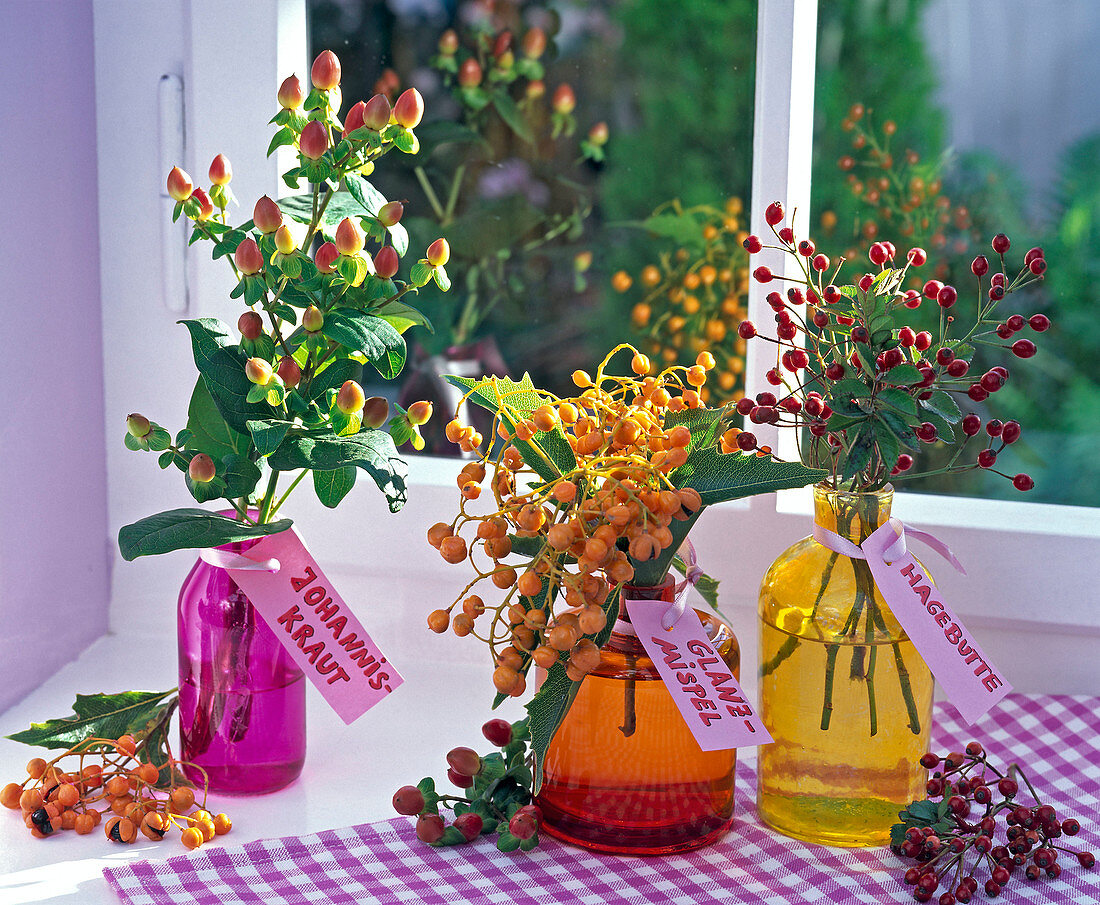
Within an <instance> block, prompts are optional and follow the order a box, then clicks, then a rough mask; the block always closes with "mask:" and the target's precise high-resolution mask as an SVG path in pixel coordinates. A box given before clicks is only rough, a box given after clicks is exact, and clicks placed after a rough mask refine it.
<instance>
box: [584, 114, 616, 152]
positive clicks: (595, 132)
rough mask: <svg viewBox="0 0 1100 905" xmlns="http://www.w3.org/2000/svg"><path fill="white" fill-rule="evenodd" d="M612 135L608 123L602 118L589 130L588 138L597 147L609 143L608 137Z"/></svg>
mask: <svg viewBox="0 0 1100 905" xmlns="http://www.w3.org/2000/svg"><path fill="white" fill-rule="evenodd" d="M610 136H611V131H610V130H609V129H608V128H607V123H605V122H603V121H602V120H601V121H600V122H598V123H595V124H594V125H593V126H592V128H591V129H589V130H588V140H589V141H590V142H592V144H594V145H596V147H601V146H603V145H605V144H607V139H608V138H609V137H610Z"/></svg>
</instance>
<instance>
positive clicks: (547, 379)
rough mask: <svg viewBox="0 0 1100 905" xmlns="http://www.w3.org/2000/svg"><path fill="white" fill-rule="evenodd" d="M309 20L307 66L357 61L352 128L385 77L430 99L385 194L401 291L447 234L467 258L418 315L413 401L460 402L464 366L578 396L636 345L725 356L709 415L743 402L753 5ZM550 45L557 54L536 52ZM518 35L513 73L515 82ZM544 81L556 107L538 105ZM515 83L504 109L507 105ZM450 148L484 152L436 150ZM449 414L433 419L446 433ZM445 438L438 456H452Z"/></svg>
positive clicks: (674, 356)
mask: <svg viewBox="0 0 1100 905" xmlns="http://www.w3.org/2000/svg"><path fill="white" fill-rule="evenodd" d="M309 15H310V43H311V53H313V54H316V53H317V52H319V51H320V50H322V49H324V48H331V49H333V50H335V51H336V52H337V53H338V54H339V56H340V58H341V61H342V63H343V70H344V73H345V76H344V83H343V91H344V110H345V111H346V110H347V109H348V108H349V107H350V106H351V104H352V103H354V102H355V101H357V100H359V99H361V98H363V99H365V98H369V97H370V96H371V95H372V94H374V93H375V92H376V91H378V90H381V89H384V88H385V84H384V82H381V81H380V80H383V79H387V78H388V79H390V85H391V86H393V85H395V84H399V85H400V89H403V88H405V87H407V86H409V85H415V86H416V87H417V88H418V89H419V90H420V91H421V93H422V94H423V95H424V98H425V106H426V111H427V112H426V114H425V123H424V124H423V125H422V126H420V127H418V128H417V134H418V135H419V136H420V139H421V143H422V149H423V150H422V153H421V154H420V155H418V156H417V157H406V156H404V155H390V156H388V157H386V158H384V159H383V160H382V161H381V163H380V164H379V167H378V171H377V173H376V174H374V175H372V176H371V179H372V181H374V182H375V184H376V185H377V186H378V188H379V189H380V190H381V191H382V192H383V193H384V194H385V195H386V196H387V197H388V198H396V199H404V200H406V201H407V210H406V213H405V219H404V220H403V221H402V222H404V223H405V224H406V225H407V226H408V227H409V231H410V233H411V235H412V241H411V244H410V251H409V254H408V256H407V259H406V262H403V267H402V274H404V273H406V268H407V265H408V263H410V262H411V260H415V257H417V256H419V255H421V254H422V253H423V249H424V247H425V246H426V244H427V243H428V242H430V241H431V240H432V239H434V238H435V237H436V236H438V235H445V236H446V237H447V238H448V240H449V241H450V243H451V246H452V258H451V262H450V263H449V264H448V265H447V269H448V272H449V275H450V277H451V280H452V285H451V289H450V291H449V292H447V293H442V292H440V291H439V290H438V289H437V288H436V287H434V286H429V287H427V288H426V289H425V290H424V291H423V292H422V293H421V294H420V296H419V298H418V299H417V305H418V306H419V307H421V308H423V310H424V311H425V312H426V313H427V314H428V315H429V316H430V317H431V319H432V321H433V322H434V325H435V328H436V332H435V334H434V335H429V334H428V333H427V331H425V330H423V329H416V330H414V331H413V332H412V333H410V334H408V335H407V337H408V338H409V340H410V346H415V347H416V349H415V353H414V354H413V355H411V356H410V362H409V365H408V366H407V370H406V375H405V389H404V391H403V392H404V395H405V398H406V399H411V398H424V397H433V396H434V397H435V398H436V400H437V402H439V401H441V400H444V399H445V397H444V394H445V392H446V391H445V388H444V387H442V386H441V384H440V381H439V374H440V373H448V372H454V371H460V370H467V371H468V372H470V373H486V372H497V373H499V372H500V371H502V370H507V371H508V372H509V373H511V374H512V375H513V376H518V375H520V374H522V373H523V371H530V372H531V374H532V377H533V379H534V381H535V383H536V385H538V386H541V387H545V388H548V389H551V390H554V391H556V392H558V393H564V392H567V391H569V390H570V388H571V381H570V374H571V373H572V372H573V370H574V369H577V368H584V369H589V370H590V369H591V368H592V367H593V366H594V365H595V364H596V363H597V362H598V361H599V359H600V358H601V357H602V355H603V354H604V353H605V352H606V351H608V350H609V349H610V348H611V346H612V345H614V344H615V343H618V342H621V341H623V340H627V339H629V340H631V341H633V342H635V343H636V344H638V345H639V346H642V347H644V348H645V350H646V351H647V352H649V354H650V355H651V356H652V358H653V359H654V363H655V364H657V363H658V362H670V361H680V362H683V363H687V364H690V363H694V360H695V357H696V355H697V354H698V352H699V351H701V350H702V349H703V348H707V349H709V350H711V351H713V353H714V355H715V357H716V358H717V359H718V360H719V362H720V364H721V365H722V367H721V368H720V370H721V374H719V376H718V377H717V378H716V379H715V381H714V386H713V390H712V392H713V394H714V395H713V398H712V401H713V402H717V401H720V400H722V399H725V398H731V397H732V396H733V394H735V393H736V392H737V391H738V390H739V388H740V385H741V383H740V381H741V376H740V375H741V373H742V371H743V343H741V342H740V341H739V340H737V338H736V325H737V323H738V321H739V320H740V318H741V317H743V316H744V302H745V292H746V289H747V284H746V278H747V273H746V270H745V265H746V264H747V256H746V255H745V253H744V251H743V249H742V248H741V246H740V238H739V234H740V231H741V226H742V217H741V204H742V203H743V202H744V203H747V194H748V187H749V182H750V174H751V166H752V160H751V156H752V155H751V148H752V134H751V133H752V99H753V78H752V71H753V62H754V59H755V45H756V35H755V20H756V3H755V2H751V0H738V2H734V3H730V2H726V0H692V2H685V3H683V4H678V5H677V7H676V13H675V15H670V13H669V6H668V4H667V0H629V2H602V3H598V2H594V3H580V2H576V3H551V4H547V3H523V4H515V3H505V2H495V3H486V2H463V3H458V4H457V5H456V4H454V3H443V2H433V0H419V2H413V0H389V2H384V0H310V3H309ZM532 27H539V28H542V29H543V30H544V31H545V32H546V34H547V36H548V46H547V50H546V52H545V54H543V55H541V56H536V55H534V54H533V52H531V53H525V45H524V43H523V40H524V36H525V35H526V34H527V33H528V32H529V30H530V29H531V28H532ZM449 28H454V29H456V30H457V32H458V33H459V36H460V40H459V49H458V50H457V51H456V52H455V55H454V57H452V59H454V61H455V65H454V68H455V69H458V67H459V66H460V65H461V64H462V63H463V61H464V60H466V59H467V58H468V57H471V58H476V59H477V60H478V61H479V64H480V72H477V71H475V72H473V73H472V74H469V76H468V84H470V86H471V87H470V88H469V89H468V90H467V92H466V93H465V95H463V93H462V92H460V91H457V90H456V89H455V87H454V85H453V83H452V80H451V79H450V78H449V77H448V75H447V73H446V69H445V64H446V59H443V58H441V57H444V55H442V54H441V53H440V49H439V46H438V41H439V38H440V35H441V34H443V33H444V31H445V30H446V29H449ZM505 30H506V31H509V32H511V33H512V35H513V40H512V43H511V54H512V58H511V59H510V60H508V61H507V62H506V63H505V65H504V66H500V65H498V64H495V63H494V60H498V59H499V57H500V54H499V53H496V54H494V53H493V51H494V49H496V50H498V51H500V50H502V49H503V48H504V46H505V43H504V39H499V38H498V36H499V35H500V33H501V32H502V31H505ZM478 34H481V35H483V37H482V38H481V39H480V40H481V42H482V43H481V45H480V52H479V51H478V47H479V45H478V40H479V39H478V37H477V35H478ZM498 39H499V40H501V41H502V43H501V44H500V45H499V46H498V47H496V48H494V47H493V46H492V45H493V44H495V43H496V41H497V40H498ZM527 50H528V51H531V50H532V49H531V47H530V45H527ZM532 63H537V64H538V65H532ZM467 67H468V68H467V70H464V71H466V72H469V68H470V67H469V64H467ZM540 68H544V69H545V72H540V71H539V70H540ZM387 69H392V70H393V72H394V74H395V75H396V79H394V78H393V76H390V75H387V74H386V70H387ZM504 73H508V75H507V76H505V75H504ZM512 73H517V74H518V75H517V77H516V78H515V79H514V81H513V80H511V78H512ZM533 81H540V82H542V83H543V85H544V86H545V94H544V95H543V96H542V97H535V98H533V99H529V95H530V94H531V93H535V94H537V93H538V92H537V90H535V91H534V92H532V89H531V88H530V87H529V86H530V84H531V82H533ZM562 84H568V85H569V86H571V88H572V90H573V93H574V95H575V98H576V107H575V110H573V111H572V113H571V114H570V116H569V117H563V116H560V115H558V116H555V114H554V113H553V98H554V97H555V94H556V92H557V91H558V90H559V87H560V86H561V85H562ZM501 85H503V86H505V90H504V92H503V93H504V94H506V96H507V99H503V100H502V99H501V98H500V94H499V93H497V94H493V89H494V88H495V87H496V86H501ZM400 89H398V90H400ZM487 97H491V98H492V100H491V101H490V102H489V103H488V104H487V105H486V106H485V107H482V108H479V107H478V105H479V104H481V103H484V102H485V100H486V98H487ZM571 120H572V121H573V122H575V127H576V132H575V133H574V134H573V135H571V136H570V135H566V134H564V133H566V132H568V129H569V126H570V121H571ZM597 123H607V124H608V125H609V134H610V138H609V141H608V142H607V144H606V146H605V145H602V144H600V135H599V133H598V130H597V133H595V134H591V133H590V131H589V130H590V129H591V128H592V127H593V126H594V125H595V124H597ZM458 124H461V125H462V126H463V127H465V128H467V129H472V130H473V131H472V132H464V131H462V130H460V129H459V128H458ZM555 128H558V129H559V132H561V133H562V134H559V135H558V136H557V138H555V137H554V131H555ZM443 137H446V138H449V139H454V138H463V139H476V140H463V141H449V142H447V143H440V144H436V141H435V139H437V138H443ZM429 188H430V191H429ZM452 191H453V192H454V198H455V201H454V203H453V205H452V204H451V203H450V198H451V197H452ZM433 196H434V197H433ZM731 199H733V200H731ZM658 208H660V210H659V213H658V216H657V217H656V218H655V219H653V220H648V221H647V218H650V216H651V215H652V214H653V212H654V211H655V210H656V209H658ZM646 222H648V225H649V226H650V227H652V229H653V230H656V231H657V232H659V235H655V234H654V233H653V232H652V231H650V230H647V229H646V228H644V227H643V224H644V223H646ZM589 262H590V263H589ZM647 266H648V267H649V268H650V269H647ZM653 268H656V269H653ZM620 271H621V272H622V273H623V274H625V275H627V276H629V278H630V279H629V284H630V285H629V288H625V287H626V285H627V282H628V281H627V280H626V279H625V278H624V276H621V275H620V276H617V277H616V276H615V275H616V274H618V273H619V272H620ZM613 285H614V286H616V287H618V289H619V290H622V291H616V289H615V288H613ZM382 389H383V388H381V387H378V388H375V392H378V391H381V390H382ZM450 407H452V406H451V405H448V404H444V405H442V406H439V405H437V411H440V412H441V414H440V415H437V417H436V418H435V419H433V424H432V425H431V426H434V430H435V431H436V432H437V433H438V434H441V431H442V427H443V425H444V424H445V422H446V418H447V417H448V416H449V412H446V410H447V409H448V408H450ZM443 412H446V414H443ZM434 441H435V442H434V443H433V440H432V438H429V449H428V451H430V452H441V453H448V452H452V451H453V449H454V448H453V447H451V446H450V445H449V444H446V442H445V441H443V440H442V438H441V436H436V437H435V438H434Z"/></svg>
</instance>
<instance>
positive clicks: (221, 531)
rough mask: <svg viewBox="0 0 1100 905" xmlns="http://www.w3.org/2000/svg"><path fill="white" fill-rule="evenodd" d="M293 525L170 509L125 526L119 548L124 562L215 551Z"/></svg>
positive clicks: (120, 535)
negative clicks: (198, 550) (180, 552)
mask: <svg viewBox="0 0 1100 905" xmlns="http://www.w3.org/2000/svg"><path fill="white" fill-rule="evenodd" d="M292 524H293V522H291V520H290V519H280V520H279V521H277V522H269V523H268V524H266V525H253V524H251V523H250V522H241V521H237V520H236V519H231V518H228V517H226V516H224V515H218V514H217V513H216V512H208V511H207V510H205V509H169V510H168V511H167V512H158V513H157V514H156V515H150V516H148V517H146V518H143V519H140V520H139V521H136V522H134V523H133V524H130V525H125V526H123V527H122V529H121V530H120V531H119V532H118V548H119V550H120V551H121V553H122V558H123V559H125V560H126V561H127V562H129V561H130V560H133V559H137V557H139V556H155V555H157V554H160V553H170V552H171V551H172V550H188V549H196V548H200V547H216V546H218V545H219V544H228V543H231V542H232V541H240V540H250V539H251V538H254V537H264V536H266V535H268V534H278V533H279V532H280V531H286V530H287V528H289V527H290V526H291V525H292Z"/></svg>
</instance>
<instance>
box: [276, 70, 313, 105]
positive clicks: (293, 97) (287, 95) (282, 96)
mask: <svg viewBox="0 0 1100 905" xmlns="http://www.w3.org/2000/svg"><path fill="white" fill-rule="evenodd" d="M278 98H279V106H280V107H282V108H283V109H284V110H297V109H298V108H299V107H301V106H302V104H303V103H304V101H305V99H306V95H305V92H304V91H302V83H301V82H300V81H298V76H296V75H288V76H287V77H286V78H285V79H283V83H282V84H281V85H280V86H279V95H278Z"/></svg>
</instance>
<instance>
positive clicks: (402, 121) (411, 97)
mask: <svg viewBox="0 0 1100 905" xmlns="http://www.w3.org/2000/svg"><path fill="white" fill-rule="evenodd" d="M393 118H394V119H395V120H396V121H397V124H398V125H400V126H404V127H405V128H406V129H415V128H416V127H417V126H418V125H420V120H422V119H423V118H424V98H423V97H422V96H421V94H420V92H419V91H417V90H416V89H415V88H406V89H405V90H404V91H403V92H401V96H400V97H399V98H398V99H397V103H395V104H394V105H393Z"/></svg>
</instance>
